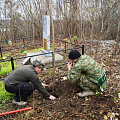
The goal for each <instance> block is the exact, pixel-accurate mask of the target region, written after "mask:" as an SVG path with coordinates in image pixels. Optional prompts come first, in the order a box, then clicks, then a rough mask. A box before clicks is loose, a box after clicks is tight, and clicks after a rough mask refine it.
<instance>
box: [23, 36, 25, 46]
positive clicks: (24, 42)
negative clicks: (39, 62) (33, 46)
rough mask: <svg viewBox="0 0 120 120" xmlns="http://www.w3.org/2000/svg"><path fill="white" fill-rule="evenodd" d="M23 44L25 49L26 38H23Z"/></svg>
mask: <svg viewBox="0 0 120 120" xmlns="http://www.w3.org/2000/svg"><path fill="white" fill-rule="evenodd" d="M23 44H24V47H25V41H24V38H23Z"/></svg>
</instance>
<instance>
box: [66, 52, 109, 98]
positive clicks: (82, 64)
mask: <svg viewBox="0 0 120 120" xmlns="http://www.w3.org/2000/svg"><path fill="white" fill-rule="evenodd" d="M69 59H71V61H72V62H73V63H74V67H73V69H72V63H68V65H67V67H68V79H69V81H70V83H72V84H75V83H76V84H78V85H80V87H81V88H82V89H83V92H81V93H78V96H79V97H85V96H88V95H93V91H96V90H101V91H103V90H105V88H106V87H107V85H108V81H107V78H106V74H105V71H104V70H103V69H102V66H100V64H98V63H97V62H96V61H95V60H94V59H92V58H91V57H89V56H88V55H81V54H80V52H79V51H78V50H72V51H71V52H70V53H69Z"/></svg>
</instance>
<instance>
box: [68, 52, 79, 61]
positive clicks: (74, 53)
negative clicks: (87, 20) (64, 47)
mask: <svg viewBox="0 0 120 120" xmlns="http://www.w3.org/2000/svg"><path fill="white" fill-rule="evenodd" d="M80 56H81V54H80V52H79V51H78V50H72V51H70V53H69V56H68V57H69V59H71V60H74V59H77V58H79V57H80Z"/></svg>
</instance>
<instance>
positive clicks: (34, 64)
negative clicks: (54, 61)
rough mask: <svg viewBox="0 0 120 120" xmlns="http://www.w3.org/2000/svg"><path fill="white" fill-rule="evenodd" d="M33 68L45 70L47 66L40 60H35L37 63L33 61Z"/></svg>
mask: <svg viewBox="0 0 120 120" xmlns="http://www.w3.org/2000/svg"><path fill="white" fill-rule="evenodd" d="M33 66H34V67H39V68H42V69H44V66H45V65H44V64H43V63H41V62H39V61H38V60H35V61H33Z"/></svg>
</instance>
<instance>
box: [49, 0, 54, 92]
mask: <svg viewBox="0 0 120 120" xmlns="http://www.w3.org/2000/svg"><path fill="white" fill-rule="evenodd" d="M50 16H51V21H52V35H53V87H52V94H53V92H54V83H55V52H54V51H55V50H54V25H53V16H52V6H51V0H50Z"/></svg>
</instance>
